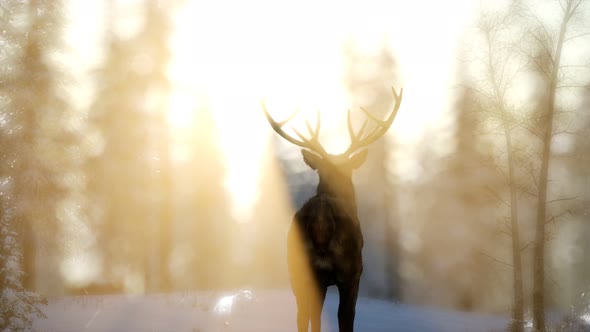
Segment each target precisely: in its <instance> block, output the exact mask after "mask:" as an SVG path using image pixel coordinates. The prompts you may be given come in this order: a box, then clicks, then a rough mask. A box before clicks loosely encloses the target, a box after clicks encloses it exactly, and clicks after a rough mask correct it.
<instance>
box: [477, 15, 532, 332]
mask: <svg viewBox="0 0 590 332" xmlns="http://www.w3.org/2000/svg"><path fill="white" fill-rule="evenodd" d="M517 13H518V8H517V6H515V5H513V6H512V7H511V10H509V11H508V13H507V14H505V13H499V14H498V13H495V14H492V13H483V14H482V15H481V17H480V19H479V22H478V25H477V28H478V32H479V34H480V35H481V37H482V39H483V41H482V44H483V46H482V48H483V50H482V51H481V52H480V53H482V55H478V56H476V57H475V58H476V59H477V60H478V61H477V62H478V63H477V65H478V66H480V70H481V76H482V79H480V80H476V82H475V86H474V87H473V88H474V90H475V91H476V92H477V94H478V97H479V100H480V101H481V104H482V105H483V107H482V108H481V109H482V110H484V112H486V113H487V114H488V118H491V119H492V120H493V121H496V122H499V127H500V128H501V132H502V136H503V139H504V149H503V150H504V153H505V156H506V158H505V161H504V163H505V165H503V166H500V167H502V168H505V169H506V173H507V176H506V182H507V184H508V188H509V199H508V200H504V199H503V198H502V195H501V194H500V193H497V192H492V193H493V194H494V195H495V196H496V197H498V198H499V199H500V201H501V202H503V203H504V204H505V205H506V206H507V207H508V209H509V210H510V217H509V220H510V223H509V225H510V226H509V227H508V229H509V230H510V234H509V235H510V238H511V243H512V250H511V251H512V281H513V304H512V306H513V309H512V322H511V330H512V331H519V332H520V331H523V330H524V292H523V272H522V271H523V268H522V256H521V251H522V243H521V242H522V241H521V236H520V228H521V226H520V223H519V220H518V218H519V212H518V211H519V199H518V194H519V186H520V185H519V183H518V181H517V176H518V173H519V172H518V169H517V167H518V165H517V161H516V160H517V159H518V158H517V156H516V153H517V151H516V148H515V146H514V143H513V138H514V131H515V129H517V127H518V120H517V119H516V117H515V114H516V113H515V112H516V109H517V108H516V107H515V106H514V105H513V103H512V102H511V101H510V90H511V89H512V88H513V86H514V83H515V77H516V75H518V74H519V72H520V70H521V67H522V65H521V64H519V63H518V62H519V60H520V59H519V58H518V57H516V56H515V55H516V51H515V50H514V49H513V48H511V47H510V45H511V43H512V40H510V39H509V38H508V37H509V36H510V34H511V33H513V32H514V29H515V23H516V22H515V18H516V16H517ZM520 61H521V60H520Z"/></svg>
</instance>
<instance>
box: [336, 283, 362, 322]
mask: <svg viewBox="0 0 590 332" xmlns="http://www.w3.org/2000/svg"><path fill="white" fill-rule="evenodd" d="M358 290H359V279H356V280H354V281H350V282H346V283H342V284H338V293H339V294H340V304H339V305H338V329H339V331H340V332H353V331H354V316H355V314H356V299H357V296H358Z"/></svg>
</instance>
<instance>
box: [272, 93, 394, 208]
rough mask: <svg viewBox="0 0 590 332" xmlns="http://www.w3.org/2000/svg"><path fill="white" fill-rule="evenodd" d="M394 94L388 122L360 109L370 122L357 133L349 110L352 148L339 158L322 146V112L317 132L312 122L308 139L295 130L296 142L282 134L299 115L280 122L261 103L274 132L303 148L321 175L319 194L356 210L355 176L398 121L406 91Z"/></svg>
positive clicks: (307, 161) (308, 162) (305, 154)
mask: <svg viewBox="0 0 590 332" xmlns="http://www.w3.org/2000/svg"><path fill="white" fill-rule="evenodd" d="M392 91H393V97H394V99H395V105H394V107H393V110H392V111H391V113H390V114H389V116H388V117H387V119H386V120H380V119H378V118H377V117H375V116H374V115H372V114H371V113H369V112H368V111H367V110H365V109H363V108H361V109H362V110H363V112H364V113H365V114H366V116H367V118H366V119H365V121H364V123H363V125H362V126H361V128H360V129H359V131H358V132H356V133H355V131H354V129H353V127H352V121H351V117H350V110H349V111H348V134H349V136H350V145H349V146H348V148H347V149H346V151H344V153H342V154H336V155H335V154H329V153H327V152H326V150H325V149H324V147H323V146H322V145H321V144H320V142H319V135H320V127H321V122H320V113H319V111H318V113H317V121H316V126H315V129H314V128H312V126H311V125H310V123H309V121H306V125H307V131H308V132H309V136H310V137H306V136H305V135H303V134H302V133H301V132H300V131H298V130H297V129H296V128H292V129H293V132H295V134H296V135H297V136H298V138H295V137H293V136H290V135H289V134H287V133H286V132H285V131H284V130H283V127H284V126H285V125H286V124H287V123H288V122H289V121H290V120H291V119H293V118H294V117H295V116H296V115H297V112H295V113H293V114H292V115H291V116H289V117H288V118H287V119H286V120H284V121H281V122H277V121H275V120H274V119H273V118H272V117H271V116H270V114H269V113H268V110H267V109H266V106H265V105H264V102H263V103H262V109H263V111H264V114H265V115H266V119H267V120H268V122H269V123H270V125H271V126H272V128H273V130H274V131H275V132H276V133H277V134H279V135H280V136H281V137H283V138H284V139H285V140H287V141H289V142H291V143H293V144H295V145H297V146H299V147H301V148H302V150H301V153H302V154H303V160H304V161H305V163H306V164H307V165H308V166H309V167H311V168H312V169H314V170H316V171H317V172H318V175H319V179H320V180H319V184H318V188H317V193H318V194H322V193H326V194H328V195H330V196H333V197H336V198H339V199H343V200H344V201H345V202H348V204H351V205H353V206H355V205H356V204H355V197H354V187H353V185H352V172H353V171H354V170H355V169H358V168H359V167H360V166H361V165H362V164H363V163H364V162H365V160H366V158H367V149H366V147H367V146H369V145H370V144H371V143H373V142H375V141H376V140H377V139H379V138H380V137H381V136H383V134H385V132H386V131H387V130H388V129H389V127H391V124H392V123H393V119H394V118H395V116H396V114H397V111H398V109H399V107H400V104H401V101H402V94H403V89H401V90H400V93H399V94H398V93H397V92H396V91H395V89H392ZM369 120H371V121H373V122H374V123H375V125H373V129H372V130H370V131H367V127H368V124H369Z"/></svg>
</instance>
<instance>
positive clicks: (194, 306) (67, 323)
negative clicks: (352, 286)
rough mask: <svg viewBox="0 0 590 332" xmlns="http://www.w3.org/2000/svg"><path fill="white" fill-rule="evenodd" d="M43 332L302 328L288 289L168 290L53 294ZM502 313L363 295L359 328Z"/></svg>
mask: <svg viewBox="0 0 590 332" xmlns="http://www.w3.org/2000/svg"><path fill="white" fill-rule="evenodd" d="M48 302H49V303H48V306H47V307H45V308H44V309H45V313H46V314H47V318H46V319H37V320H35V325H34V326H35V328H36V329H37V330H38V331H43V332H70V331H71V332H79V331H88V332H90V331H95V332H98V331H109V332H117V331H121V332H123V331H125V332H133V331H137V332H143V331H145V332H184V331H187V332H204V331H207V332H209V331H211V332H214V331H224V332H225V331H228V332H230V331H232V332H233V331H236V332H237V331H244V332H251V331H259V332H265V331H267V332H281V331H284V332H294V331H296V330H297V329H296V323H295V313H296V306H295V302H294V299H293V296H292V295H291V291H290V290H288V289H284V290H283V289H281V290H240V291H236V292H228V293H224V292H212V291H211V292H205V291H202V292H185V293H174V294H162V295H105V296H72V297H61V298H54V299H49V301H48ZM337 310H338V295H337V293H335V292H329V293H328V296H327V298H326V305H325V307H324V312H323V316H322V331H325V332H330V331H337V329H338V323H337V322H338V320H337V318H336V312H337ZM506 325H507V318H506V317H502V316H493V315H484V314H475V313H465V312H457V311H444V310H439V309H435V308H426V307H419V306H411V305H405V304H395V303H391V302H385V301H380V300H375V299H368V298H362V297H361V298H359V300H358V303H357V314H356V322H355V330H356V331H362V332H381V331H383V332H385V331H388V332H389V331H408V332H413V331H415V332H429V331H432V332H434V331H436V332H446V331H449V332H451V331H452V332H462V331H473V332H477V331H482V332H494V331H503V330H504V329H505V327H506Z"/></svg>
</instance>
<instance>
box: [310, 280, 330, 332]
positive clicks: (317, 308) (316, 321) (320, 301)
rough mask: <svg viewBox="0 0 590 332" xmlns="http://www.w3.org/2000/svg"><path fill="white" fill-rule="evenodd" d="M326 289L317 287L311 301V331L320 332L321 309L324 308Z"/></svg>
mask: <svg viewBox="0 0 590 332" xmlns="http://www.w3.org/2000/svg"><path fill="white" fill-rule="evenodd" d="M327 290H328V287H326V286H319V287H318V288H317V291H316V292H315V293H316V294H313V295H314V298H313V301H312V302H311V331H312V332H320V331H321V330H322V309H323V307H324V300H325V299H326V292H327Z"/></svg>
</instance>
